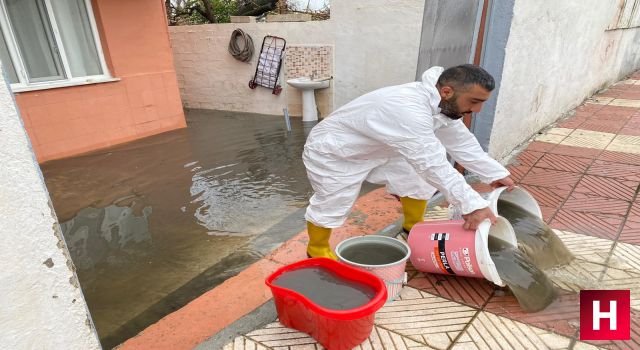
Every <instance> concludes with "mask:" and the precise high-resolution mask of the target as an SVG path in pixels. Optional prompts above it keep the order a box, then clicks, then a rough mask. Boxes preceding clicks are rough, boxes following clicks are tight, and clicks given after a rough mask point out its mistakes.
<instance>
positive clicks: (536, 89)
mask: <svg viewBox="0 0 640 350" xmlns="http://www.w3.org/2000/svg"><path fill="white" fill-rule="evenodd" d="M619 5H620V4H619V2H618V1H601V0H565V1H554V0H541V1H529V0H516V2H515V8H514V14H513V21H512V23H511V32H510V35H509V40H508V42H507V46H506V50H505V51H506V52H505V62H504V71H503V75H502V86H501V88H500V92H499V96H498V101H497V106H496V113H495V119H494V123H493V130H492V134H491V141H490V145H489V153H490V154H491V155H493V156H494V157H497V158H502V157H504V156H506V155H507V154H508V153H509V152H511V150H513V149H514V147H516V146H517V145H519V144H520V143H522V142H524V141H526V140H527V139H528V138H529V137H530V136H532V135H533V134H534V133H536V132H537V131H538V130H540V129H541V128H543V127H545V126H547V125H548V124H550V123H552V122H554V121H556V120H557V119H558V118H559V117H561V116H562V114H563V113H565V112H567V111H569V110H571V109H573V108H574V107H576V106H577V105H579V104H580V103H582V101H583V100H584V99H585V98H587V97H589V96H590V95H592V94H593V93H594V92H595V91H597V90H599V89H601V88H604V87H606V86H608V85H610V84H611V83H613V82H615V81H617V80H620V79H621V78H623V77H624V76H625V75H628V74H629V73H631V72H633V71H635V70H638V69H640V46H639V45H640V28H631V29H619V30H613V31H607V28H608V27H609V25H610V24H611V22H612V21H614V20H615V18H616V17H617V13H618V8H619Z"/></svg>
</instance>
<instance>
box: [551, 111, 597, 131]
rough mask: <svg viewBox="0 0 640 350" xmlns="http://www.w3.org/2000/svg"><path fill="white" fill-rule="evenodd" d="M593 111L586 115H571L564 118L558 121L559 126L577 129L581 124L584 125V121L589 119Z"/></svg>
mask: <svg viewBox="0 0 640 350" xmlns="http://www.w3.org/2000/svg"><path fill="white" fill-rule="evenodd" d="M592 114H593V113H589V114H588V115H586V116H573V117H569V118H567V119H565V120H562V121H560V122H558V124H557V126H558V127H560V128H569V129H575V128H577V127H579V126H580V125H582V123H584V122H586V121H587V119H588V116H591V115H592Z"/></svg>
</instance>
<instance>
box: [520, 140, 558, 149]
mask: <svg viewBox="0 0 640 350" xmlns="http://www.w3.org/2000/svg"><path fill="white" fill-rule="evenodd" d="M555 147H556V145H555V144H553V143H547V142H538V141H533V142H531V143H530V144H529V145H527V151H534V152H548V151H550V150H552V149H553V148H555Z"/></svg>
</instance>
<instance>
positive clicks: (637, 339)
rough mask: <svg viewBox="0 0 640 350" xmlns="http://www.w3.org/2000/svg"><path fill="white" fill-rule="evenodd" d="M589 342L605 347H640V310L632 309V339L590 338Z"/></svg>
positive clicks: (626, 348)
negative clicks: (605, 339) (609, 339)
mask: <svg viewBox="0 0 640 350" xmlns="http://www.w3.org/2000/svg"><path fill="white" fill-rule="evenodd" d="M588 342H589V343H592V344H594V345H597V346H600V347H602V348H604V349H615V350H634V349H635V350H637V349H640V312H638V311H635V310H631V339H630V340H614V341H595V340H588ZM576 345H577V344H576ZM573 349H574V350H575V349H577V350H581V349H583V348H579V347H577V346H576V347H574V348H573Z"/></svg>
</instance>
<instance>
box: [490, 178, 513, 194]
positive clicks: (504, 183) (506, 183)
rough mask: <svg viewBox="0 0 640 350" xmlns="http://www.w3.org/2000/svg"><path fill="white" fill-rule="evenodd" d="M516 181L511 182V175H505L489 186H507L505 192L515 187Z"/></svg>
mask: <svg viewBox="0 0 640 350" xmlns="http://www.w3.org/2000/svg"><path fill="white" fill-rule="evenodd" d="M515 185H516V183H515V182H513V180H512V179H511V177H509V176H507V177H505V178H504V179H500V180H496V181H494V182H492V183H491V188H498V187H502V186H507V192H511V191H512V190H513V188H514V187H515Z"/></svg>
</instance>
